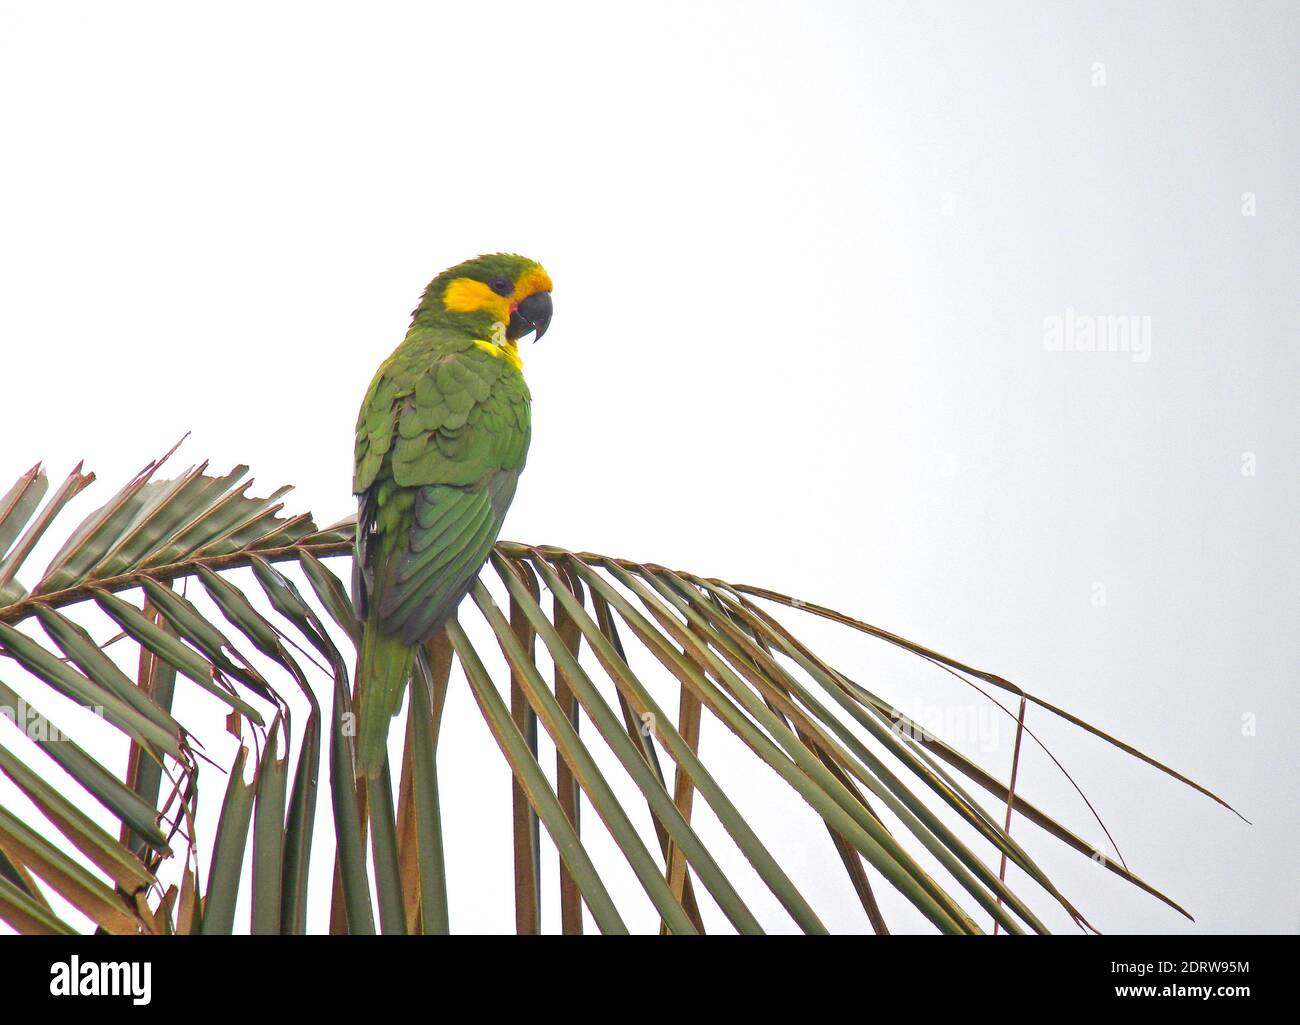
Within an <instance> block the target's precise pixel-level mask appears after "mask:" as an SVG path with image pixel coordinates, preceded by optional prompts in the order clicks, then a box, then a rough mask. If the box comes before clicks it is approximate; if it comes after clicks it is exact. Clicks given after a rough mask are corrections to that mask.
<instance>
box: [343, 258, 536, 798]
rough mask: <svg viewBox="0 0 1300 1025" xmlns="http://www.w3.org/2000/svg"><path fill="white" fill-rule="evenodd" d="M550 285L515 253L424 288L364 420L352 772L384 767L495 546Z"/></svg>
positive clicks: (520, 453) (524, 445)
mask: <svg viewBox="0 0 1300 1025" xmlns="http://www.w3.org/2000/svg"><path fill="white" fill-rule="evenodd" d="M551 310H552V306H551V279H550V277H549V276H548V274H547V273H546V271H545V270H544V269H543V268H542V266H541V264H539V263H536V262H535V261H533V260H530V259H527V258H526V257H523V256H518V255H515V254H511V253H493V254H488V255H484V256H478V257H475V258H474V259H472V260H467V261H466V262H464V263H461V264H458V265H456V266H455V267H452V268H450V269H449V270H445V271H443V272H442V273H441V274H439V275H438V276H437V277H436V278H434V279H433V281H431V282H430V283H429V286H428V287H427V288H426V289H425V291H424V294H423V296H422V297H421V300H420V304H419V306H417V307H416V309H415V311H414V312H413V313H412V315H411V326H410V328H409V330H408V331H407V333H406V337H405V339H404V340H403V341H402V343H401V344H400V345H399V346H398V347H397V348H396V350H394V352H393V354H392V355H391V356H389V357H388V359H387V360H385V361H384V363H383V364H382V365H381V366H380V367H379V370H378V372H377V373H376V374H375V377H374V380H373V381H371V383H370V387H369V389H368V390H367V391H366V395H365V399H364V400H363V401H362V403H361V412H360V414H359V415H358V417H357V433H356V449H355V453H354V455H355V472H354V475H353V479H352V491H353V493H354V494H355V495H356V498H357V531H356V541H355V550H354V557H353V573H352V597H353V603H354V604H355V606H356V609H357V614H358V617H359V618H360V621H361V650H360V655H359V664H358V697H359V709H358V715H357V721H356V730H355V732H356V737H357V740H356V767H357V772H358V773H359V774H361V775H363V776H365V777H369V778H374V777H375V776H377V775H378V774H379V773H380V772H381V771H382V770H383V767H384V764H385V759H386V756H387V744H388V730H389V724H390V721H391V720H392V718H393V716H394V715H396V714H397V712H398V711H399V710H400V708H401V706H402V701H403V696H404V694H405V691H406V685H407V681H408V680H409V679H410V676H411V670H412V668H413V665H414V661H415V652H416V649H417V647H418V646H420V645H422V644H424V643H425V642H427V641H429V640H431V639H432V638H433V637H435V636H436V635H437V634H438V632H439V631H440V630H442V628H443V627H444V626H445V625H446V624H447V623H448V622H450V621H451V620H452V619H453V618H454V616H455V615H456V607H457V606H458V605H459V604H460V602H461V600H462V599H463V598H464V597H465V595H466V594H467V593H468V591H469V589H470V587H471V586H472V585H473V582H474V579H475V578H476V577H477V576H478V572H479V570H480V569H481V568H482V566H483V564H484V563H485V562H486V561H487V559H488V556H489V555H490V554H491V552H492V546H493V544H495V542H496V539H497V535H498V534H499V533H500V531H501V524H502V522H503V521H504V519H505V515H506V510H507V509H508V508H509V507H510V502H511V500H512V499H513V498H514V494H515V485H516V484H517V483H518V480H519V475H520V473H521V472H522V470H523V468H524V460H525V459H526V457H527V455H528V443H529V440H530V438H531V433H532V411H531V403H532V398H531V396H530V394H529V391H528V385H527V384H526V383H525V382H524V375H523V363H522V361H521V359H520V357H519V350H518V346H517V344H516V343H517V342H518V341H519V340H520V339H521V338H523V337H524V336H526V335H528V334H529V333H530V332H531V333H532V334H533V341H534V342H536V341H537V340H538V339H540V338H541V337H542V335H544V334H545V333H546V329H547V327H548V326H549V325H550V322H551Z"/></svg>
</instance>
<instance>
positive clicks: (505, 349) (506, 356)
mask: <svg viewBox="0 0 1300 1025" xmlns="http://www.w3.org/2000/svg"><path fill="white" fill-rule="evenodd" d="M474 344H475V345H477V346H478V347H479V348H480V349H482V350H483V351H484V352H486V353H488V354H489V355H492V356H495V357H496V358H497V359H503V360H505V361H506V362H507V363H509V364H510V365H511V366H513V367H514V368H515V369H516V370H523V369H524V361H523V360H521V359H520V358H519V350H518V348H516V347H515V343H514V342H506V343H505V344H504V345H496V344H494V343H493V342H485V341H483V339H481V338H476V339H474Z"/></svg>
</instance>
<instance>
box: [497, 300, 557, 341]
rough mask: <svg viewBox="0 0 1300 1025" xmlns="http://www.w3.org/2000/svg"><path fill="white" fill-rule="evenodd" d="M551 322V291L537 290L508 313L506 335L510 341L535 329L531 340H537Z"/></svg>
mask: <svg viewBox="0 0 1300 1025" xmlns="http://www.w3.org/2000/svg"><path fill="white" fill-rule="evenodd" d="M550 323H551V293H550V292H537V293H536V294H534V295H530V296H529V297H528V298H527V299H525V300H524V301H523V302H521V303H520V304H519V308H518V309H516V310H515V312H514V313H512V314H510V323H509V324H507V325H506V337H507V338H508V339H510V341H512V342H513V341H515V340H516V339H519V338H522V337H523V336H524V335H526V334H528V332H529V331H536V332H537V334H535V335H534V336H533V341H535V342H536V341H539V340H540V339H541V337H542V335H544V334H546V329H547V328H548V327H549V326H550Z"/></svg>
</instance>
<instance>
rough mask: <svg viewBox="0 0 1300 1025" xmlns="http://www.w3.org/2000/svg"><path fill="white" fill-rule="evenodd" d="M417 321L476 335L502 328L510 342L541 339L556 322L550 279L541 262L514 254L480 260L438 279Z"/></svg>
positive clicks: (427, 292) (447, 272) (421, 307)
mask: <svg viewBox="0 0 1300 1025" xmlns="http://www.w3.org/2000/svg"><path fill="white" fill-rule="evenodd" d="M415 317H416V319H417V320H420V319H430V320H439V321H442V322H444V323H445V322H448V321H450V322H452V323H455V324H458V325H460V326H463V327H464V328H465V329H467V330H470V331H473V332H476V333H477V332H484V331H486V332H491V330H492V326H493V325H495V324H500V325H502V329H501V330H503V332H504V335H505V338H506V340H507V341H508V342H510V343H513V342H515V341H517V340H518V339H520V338H522V337H523V336H524V335H526V334H528V332H530V331H534V332H536V334H535V335H534V337H533V340H534V341H536V340H537V339H538V338H541V337H542V335H544V334H546V328H547V326H548V325H549V324H550V323H551V278H550V275H548V274H547V273H546V271H545V270H544V269H543V267H542V265H541V264H540V263H537V262H536V261H534V260H530V259H528V258H527V257H524V256H517V255H515V254H514V253H491V254H489V255H487V256H476V257H475V258H474V259H472V260H466V261H465V262H464V263H461V264H457V265H456V266H455V267H452V268H450V269H448V270H445V271H443V272H442V273H441V274H439V275H438V276H437V277H436V278H434V279H433V281H431V282H430V283H429V287H428V288H427V289H425V292H424V298H423V299H422V300H421V301H420V305H419V307H418V308H417V309H416V311H415Z"/></svg>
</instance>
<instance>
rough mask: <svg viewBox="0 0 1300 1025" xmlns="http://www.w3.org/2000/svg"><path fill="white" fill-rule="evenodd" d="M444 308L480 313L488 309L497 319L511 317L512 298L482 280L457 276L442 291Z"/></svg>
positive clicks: (452, 310)
mask: <svg viewBox="0 0 1300 1025" xmlns="http://www.w3.org/2000/svg"><path fill="white" fill-rule="evenodd" d="M442 306H443V309H446V310H450V311H451V312H452V313H478V312H479V311H481V310H486V311H487V312H489V313H491V314H492V316H494V317H495V318H496V319H497V320H500V321H507V320H509V319H510V300H509V299H506V298H503V297H502V296H499V295H497V294H496V293H495V292H494V291H492V289H490V288H488V286H487V285H485V284H483V282H481V281H475V280H474V279H473V278H457V279H456V280H455V281H453V282H452V283H451V284H450V285H448V286H447V290H446V291H445V292H443V293H442Z"/></svg>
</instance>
